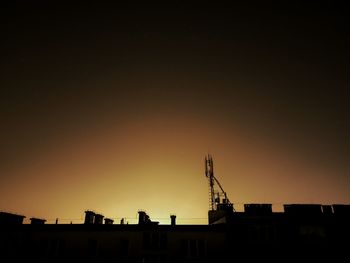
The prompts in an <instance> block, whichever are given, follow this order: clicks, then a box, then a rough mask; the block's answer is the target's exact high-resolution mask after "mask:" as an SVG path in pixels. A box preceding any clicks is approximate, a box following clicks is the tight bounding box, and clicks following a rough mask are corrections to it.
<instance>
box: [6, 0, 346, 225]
mask: <svg viewBox="0 0 350 263" xmlns="http://www.w3.org/2000/svg"><path fill="white" fill-rule="evenodd" d="M49 2H50V3H47V1H30V3H28V1H23V2H17V1H12V2H11V3H7V4H2V7H1V13H2V15H1V43H0V47H1V49H0V50H1V51H0V52H1V60H0V70H1V77H0V90H1V95H0V121H1V129H0V145H1V147H0V197H1V198H0V210H1V211H7V212H12V213H16V214H22V215H25V216H26V217H27V219H26V220H28V218H30V217H39V218H45V219H47V220H48V221H47V222H48V223H53V222H54V221H55V219H56V218H58V219H59V222H60V223H69V222H73V223H81V222H82V220H83V217H84V211H85V210H87V209H91V210H94V211H96V212H98V213H101V214H103V215H104V216H106V217H110V218H114V219H115V222H116V223H119V220H120V219H121V218H126V219H127V221H128V222H130V223H133V222H136V218H137V211H139V210H145V211H146V212H147V213H148V214H149V215H150V217H151V219H153V220H155V221H160V222H161V223H165V224H167V223H169V222H170V220H169V216H170V214H176V215H177V218H178V219H177V220H178V222H179V223H180V224H206V223H207V212H208V208H209V202H208V199H209V196H208V182H207V178H206V177H205V174H204V157H205V155H206V154H208V153H210V154H211V155H212V156H213V159H214V175H215V176H216V177H217V178H218V179H219V181H220V183H221V184H222V186H223V188H224V190H225V191H226V192H227V195H228V197H229V199H230V201H231V202H232V203H233V204H234V207H235V208H236V210H237V211H242V209H243V204H245V203H271V204H273V208H274V210H275V211H278V210H279V209H282V208H281V207H282V204H288V203H315V204H337V203H341V204H342V203H344V204H349V203H350V191H349V188H350V151H349V149H350V139H349V136H348V134H349V132H350V121H349V113H350V109H349V107H350V106H349V102H348V101H349V95H348V91H347V90H348V87H349V83H350V74H349V58H350V54H349V48H348V47H349V46H350V34H349V33H350V32H349V16H348V14H347V9H346V8H345V7H344V6H341V5H340V4H339V3H338V4H336V3H331V1H328V2H327V3H319V2H317V3H315V4H305V3H304V4H300V3H298V2H296V1H291V2H288V1H287V2H284V4H283V5H282V4H274V5H267V4H264V3H260V4H258V5H253V4H242V3H240V4H232V3H231V5H230V6H225V5H220V4H214V3H211V4H202V3H200V4H193V5H191V4H188V3H181V2H180V1H176V2H173V3H172V4H170V3H167V4H161V5H159V4H158V5H155V4H151V3H147V4H135V3H134V4H129V5H117V4H115V5H110V4H107V3H106V4H105V3H103V2H102V1H96V3H86V2H83V1H82V2H79V1H78V2H75V4H74V5H73V4H65V3H62V1H49ZM325 2H326V1H325ZM26 222H27V221H26Z"/></svg>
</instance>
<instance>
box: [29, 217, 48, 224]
mask: <svg viewBox="0 0 350 263" xmlns="http://www.w3.org/2000/svg"><path fill="white" fill-rule="evenodd" d="M45 222H46V220H45V219H41V218H34V217H32V218H30V224H31V225H43V224H45Z"/></svg>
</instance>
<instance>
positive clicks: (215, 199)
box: [204, 154, 234, 211]
mask: <svg viewBox="0 0 350 263" xmlns="http://www.w3.org/2000/svg"><path fill="white" fill-rule="evenodd" d="M204 162H205V176H206V177H207V178H208V182H209V210H218V208H219V207H220V208H224V207H232V209H233V205H232V204H231V202H230V200H229V199H228V198H227V194H226V192H225V191H224V189H223V188H222V186H221V184H220V182H219V180H218V179H216V177H215V176H214V164H213V158H212V156H211V155H210V154H208V155H207V156H205V161H204ZM215 185H217V186H218V187H219V189H215ZM233 211H234V209H233Z"/></svg>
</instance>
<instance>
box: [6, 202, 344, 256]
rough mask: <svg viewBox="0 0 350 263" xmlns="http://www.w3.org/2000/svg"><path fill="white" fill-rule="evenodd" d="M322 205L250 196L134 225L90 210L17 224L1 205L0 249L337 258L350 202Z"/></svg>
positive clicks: (143, 218) (57, 253)
mask: <svg viewBox="0 0 350 263" xmlns="http://www.w3.org/2000/svg"><path fill="white" fill-rule="evenodd" d="M323 207H324V206H322V205H315V204H287V205H284V212H273V211H272V206H271V204H246V205H245V206H244V208H245V210H244V212H234V213H232V214H230V215H229V216H227V217H226V222H224V223H215V224H211V225H176V222H175V217H174V216H173V215H172V216H171V218H172V221H171V222H172V223H171V224H170V225H159V224H158V222H153V221H151V220H150V218H149V216H148V215H147V214H146V212H144V211H139V221H138V224H134V225H131V224H113V222H111V221H108V220H107V221H106V220H105V224H102V223H101V224H100V223H91V218H90V217H91V213H89V212H88V213H86V215H85V221H84V222H85V223H84V224H44V223H45V221H41V222H40V223H39V224H33V223H32V224H18V218H17V216H16V215H13V216H12V215H9V213H4V212H1V213H0V215H1V216H0V222H1V224H0V233H1V235H0V249H1V255H2V256H4V257H5V256H6V257H13V259H16V258H22V257H23V256H24V257H25V259H40V260H44V261H56V260H72V259H77V260H78V259H80V260H87V261H89V260H96V261H99V262H100V261H107V260H108V261H109V260H112V261H116V262H212V261H215V262H217V261H218V260H226V261H227V258H228V259H230V260H229V262H230V261H234V260H233V257H234V255H235V254H236V255H237V254H239V255H240V256H242V257H244V258H245V259H246V260H249V259H257V258H259V259H261V260H262V259H264V260H265V259H268V260H269V261H274V260H276V261H277V260H281V258H280V257H283V256H284V257H288V259H295V260H300V259H301V258H302V259H313V260H316V259H317V260H318V259H325V258H327V257H328V258H329V259H333V260H336V259H340V257H343V256H347V253H348V250H347V246H348V245H347V244H348V242H347V241H346V240H348V238H349V237H350V227H349V222H350V221H349V220H350V205H339V204H334V205H332V206H326V207H327V208H326V209H325V210H323ZM328 208H331V209H330V210H329V209H328ZM5 214H6V215H5ZM2 217H6V218H12V219H13V222H12V221H11V220H2ZM20 217H23V216H20ZM102 218H103V216H102ZM32 222H33V221H32ZM98 222H100V221H98ZM234 251H235V252H234Z"/></svg>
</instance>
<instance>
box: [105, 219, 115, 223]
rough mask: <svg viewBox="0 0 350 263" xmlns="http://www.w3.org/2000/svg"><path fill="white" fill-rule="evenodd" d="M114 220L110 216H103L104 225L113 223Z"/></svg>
mask: <svg viewBox="0 0 350 263" xmlns="http://www.w3.org/2000/svg"><path fill="white" fill-rule="evenodd" d="M113 222H114V220H113V219H110V218H105V225H113Z"/></svg>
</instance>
